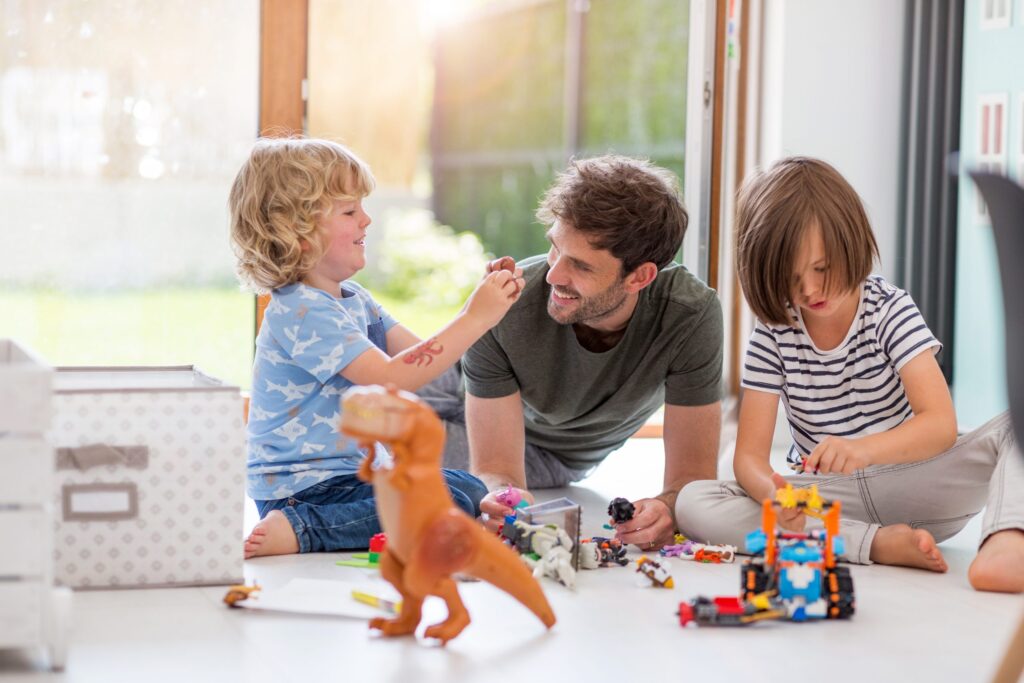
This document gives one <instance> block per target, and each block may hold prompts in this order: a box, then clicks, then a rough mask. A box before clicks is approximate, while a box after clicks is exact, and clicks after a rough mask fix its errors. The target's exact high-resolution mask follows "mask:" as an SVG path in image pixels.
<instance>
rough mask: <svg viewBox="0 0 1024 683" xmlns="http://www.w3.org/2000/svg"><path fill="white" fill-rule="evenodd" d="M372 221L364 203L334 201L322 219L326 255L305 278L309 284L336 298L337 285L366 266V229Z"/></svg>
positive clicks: (321, 227)
mask: <svg viewBox="0 0 1024 683" xmlns="http://www.w3.org/2000/svg"><path fill="white" fill-rule="evenodd" d="M369 225H370V217H369V216H368V215H367V214H366V211H364V210H363V202H362V200H361V199H357V200H355V201H340V200H335V201H334V202H332V204H331V208H330V210H329V211H328V212H327V213H326V214H324V215H323V217H321V219H320V229H321V230H322V231H323V240H324V255H323V257H322V258H321V259H320V261H319V262H318V263H317V264H316V265H315V266H314V267H313V269H312V270H311V271H310V272H309V273H308V274H307V276H306V277H305V278H304V281H305V282H306V283H307V284H310V285H312V286H314V287H319V288H320V289H323V290H325V291H329V292H332V293H334V294H335V295H336V294H337V290H338V285H339V284H340V283H341V282H342V281H344V280H347V279H349V278H350V277H352V276H353V275H355V274H356V273H358V272H359V271H360V270H362V269H363V267H364V266H366V244H365V239H366V228H367V227H369Z"/></svg>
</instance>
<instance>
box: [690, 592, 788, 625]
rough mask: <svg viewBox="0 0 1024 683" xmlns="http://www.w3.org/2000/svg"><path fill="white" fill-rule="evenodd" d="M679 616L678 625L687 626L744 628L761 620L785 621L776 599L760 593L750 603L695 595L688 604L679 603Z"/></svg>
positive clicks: (727, 598) (782, 610)
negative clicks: (692, 624) (691, 624)
mask: <svg viewBox="0 0 1024 683" xmlns="http://www.w3.org/2000/svg"><path fill="white" fill-rule="evenodd" d="M678 615H679V625H680V626H687V625H688V624H690V623H696V624H699V625H701V626H746V625H747V624H753V623H754V622H755V621H762V620H764V619H784V618H785V617H786V610H785V607H784V606H783V605H782V604H781V602H780V601H779V600H778V599H777V598H775V597H772V596H770V595H769V594H767V593H762V594H760V595H757V596H755V597H754V598H753V599H751V600H743V599H741V598H735V597H718V598H705V597H704V596H698V597H697V598H694V599H693V600H691V601H690V602H681V603H679V612H678Z"/></svg>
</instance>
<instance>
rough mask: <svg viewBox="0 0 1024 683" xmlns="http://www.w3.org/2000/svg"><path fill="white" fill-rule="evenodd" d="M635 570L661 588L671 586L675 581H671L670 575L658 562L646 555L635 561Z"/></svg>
mask: <svg viewBox="0 0 1024 683" xmlns="http://www.w3.org/2000/svg"><path fill="white" fill-rule="evenodd" d="M636 565H637V566H636V570H637V571H638V572H640V573H641V574H643V575H644V576H646V577H647V578H648V579H650V580H651V583H652V584H654V585H655V586H660V587H661V588H673V587H674V586H675V583H674V582H673V581H672V575H671V574H669V573H668V569H666V568H665V567H664V566H663V565H662V564H661V563H660V562H658V561H656V560H652V559H650V558H649V557H647V556H643V557H641V558H640V559H639V560H637V561H636Z"/></svg>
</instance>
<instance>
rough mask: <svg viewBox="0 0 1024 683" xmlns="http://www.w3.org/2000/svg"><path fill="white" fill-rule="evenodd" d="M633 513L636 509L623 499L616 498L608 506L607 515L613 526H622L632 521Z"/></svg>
mask: <svg viewBox="0 0 1024 683" xmlns="http://www.w3.org/2000/svg"><path fill="white" fill-rule="evenodd" d="M635 511H636V507H635V506H634V505H633V504H632V503H630V502H629V501H628V500H626V499H625V498H616V499H614V500H613V501H612V502H611V503H609V504H608V514H609V515H611V518H612V522H614V523H615V524H622V523H623V522H628V521H629V520H631V519H633V513H634V512H635Z"/></svg>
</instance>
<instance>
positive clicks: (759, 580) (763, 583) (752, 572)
mask: <svg viewBox="0 0 1024 683" xmlns="http://www.w3.org/2000/svg"><path fill="white" fill-rule="evenodd" d="M844 569H845V567H844ZM847 575H849V569H847ZM770 578H771V577H769V576H768V572H766V571H765V570H764V564H762V563H761V562H756V561H752V560H747V561H746V562H744V563H743V573H742V574H740V595H742V596H743V599H744V600H750V599H752V598H753V597H754V596H755V595H758V594H760V593H764V592H765V591H766V590H768V589H769V588H772V587H773V586H769V585H768V584H769V583H770Z"/></svg>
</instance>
